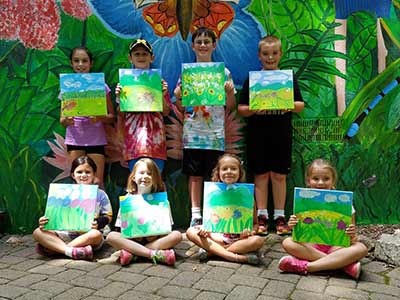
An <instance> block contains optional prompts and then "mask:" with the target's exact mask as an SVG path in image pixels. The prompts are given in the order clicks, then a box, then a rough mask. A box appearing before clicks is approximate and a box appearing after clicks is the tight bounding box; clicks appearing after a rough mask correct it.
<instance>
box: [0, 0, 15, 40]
mask: <svg viewBox="0 0 400 300" xmlns="http://www.w3.org/2000/svg"><path fill="white" fill-rule="evenodd" d="M13 2H14V1H13V0H0V39H7V40H15V39H16V38H17V32H18V31H17V26H15V24H16V23H17V22H16V19H17V7H16V6H15V5H14V3H13Z"/></svg>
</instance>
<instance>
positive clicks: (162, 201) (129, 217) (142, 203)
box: [120, 192, 172, 238]
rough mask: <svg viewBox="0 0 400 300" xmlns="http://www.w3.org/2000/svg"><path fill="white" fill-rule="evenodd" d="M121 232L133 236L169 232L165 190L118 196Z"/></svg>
mask: <svg viewBox="0 0 400 300" xmlns="http://www.w3.org/2000/svg"><path fill="white" fill-rule="evenodd" d="M120 214H121V233H122V236H123V237H127V238H135V237H144V236H153V235H163V234H168V233H170V232H171V223H172V218H171V210H170V205H169V202H168V197H167V193H166V192H161V193H153V194H136V195H131V194H129V195H127V196H126V197H125V196H123V197H120Z"/></svg>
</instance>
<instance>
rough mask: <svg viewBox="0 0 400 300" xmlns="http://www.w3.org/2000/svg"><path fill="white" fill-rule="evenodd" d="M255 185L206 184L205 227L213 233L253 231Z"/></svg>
mask: <svg viewBox="0 0 400 300" xmlns="http://www.w3.org/2000/svg"><path fill="white" fill-rule="evenodd" d="M253 206H254V184H249V183H235V184H225V183H222V182H205V183H204V206H203V219H204V221H203V226H204V228H205V229H206V230H208V231H211V232H223V233H241V232H242V231H243V230H244V229H249V230H252V229H253Z"/></svg>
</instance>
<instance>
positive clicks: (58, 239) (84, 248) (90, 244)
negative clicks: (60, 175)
mask: <svg viewBox="0 0 400 300" xmlns="http://www.w3.org/2000/svg"><path fill="white" fill-rule="evenodd" d="M96 169H97V167H96V164H95V162H94V161H93V160H92V159H91V158H90V157H88V156H81V157H78V158H76V159H74V161H73V162H72V166H71V177H72V178H73V180H74V181H75V182H76V183H77V184H93V182H94V180H95V176H96ZM95 216H96V218H95V219H94V221H93V223H92V229H91V230H90V231H88V232H86V233H81V232H76V231H58V230H57V231H51V230H45V229H44V225H46V224H47V223H48V221H49V219H48V218H47V217H46V216H43V217H41V218H40V219H39V228H37V229H35V231H34V232H33V237H34V239H35V240H36V241H37V242H38V244H37V246H36V251H37V252H38V253H39V254H41V255H52V254H57V253H61V254H65V255H66V256H68V257H72V258H73V259H92V258H93V250H98V249H100V248H101V246H102V245H103V242H104V240H103V234H102V233H101V231H100V230H101V229H103V228H104V226H106V225H107V224H109V223H110V221H111V219H112V209H111V204H110V200H109V199H108V196H107V194H106V193H105V192H104V191H103V190H101V189H99V190H98V193H97V203H96V213H95Z"/></svg>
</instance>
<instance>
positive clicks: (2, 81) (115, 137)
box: [0, 0, 400, 232]
mask: <svg viewBox="0 0 400 300" xmlns="http://www.w3.org/2000/svg"><path fill="white" fill-rule="evenodd" d="M199 26H207V27H210V28H212V29H213V30H214V31H215V32H216V34H217V37H218V42H217V50H216V51H215V52H214V55H213V60H214V61H224V62H225V64H226V66H227V67H228V68H229V69H230V70H231V72H232V76H233V79H234V82H235V85H236V89H237V90H238V91H239V90H240V89H241V85H242V83H243V82H244V80H245V79H246V77H247V75H248V72H249V71H250V70H257V69H259V68H260V64H259V62H258V58H257V44H258V40H259V39H260V38H261V37H262V36H264V35H265V34H274V35H277V36H278V37H280V38H281V39H282V43H283V51H284V56H283V59H282V61H281V64H280V67H281V69H293V70H294V72H295V73H296V75H297V78H298V79H299V84H300V88H301V91H302V94H303V98H304V99H305V101H306V107H305V110H304V111H303V112H302V113H301V114H300V115H299V116H297V117H296V119H295V120H294V122H293V125H294V128H295V137H294V148H293V165H292V172H291V174H290V176H289V178H288V201H287V213H290V212H291V211H292V198H293V196H292V194H293V193H292V192H291V191H293V188H294V187H295V186H304V170H305V166H306V165H307V164H308V163H309V162H310V161H311V160H313V159H314V158H317V157H324V158H327V159H329V160H331V161H332V162H333V163H334V164H335V165H336V167H337V170H338V174H339V182H338V184H337V188H338V189H342V190H351V191H354V200H355V207H356V211H357V221H358V223H361V224H368V223H399V221H400V201H399V199H400V185H399V182H400V171H399V169H400V93H399V91H400V88H399V82H400V67H399V66H400V1H399V0H392V1H390V0H385V1H373V0H369V1H367V0H363V1H358V0H357V1H345V0H342V1H340V0H335V1H332V0H307V1H305V0H304V1H303V0H296V1H294V0H293V1H287V0H271V1H265V0H252V1H250V0H240V1H239V0H237V1H208V0H188V1H178V0H165V1H151V0H137V1H132V0H119V1H102V0H88V1H85V0H61V1H55V0H26V1H22V0H0V185H1V186H0V210H5V211H7V213H8V216H9V222H8V225H7V230H8V231H9V232H30V231H32V229H33V228H34V227H36V226H37V219H38V217H39V216H41V215H42V214H43V212H44V207H45V204H46V199H47V191H48V187H49V184H50V183H51V182H71V181H70V179H69V178H68V176H69V161H68V156H67V152H66V147H65V145H64V134H65V129H64V128H63V127H62V126H61V125H60V123H59V115H60V101H59V100H58V94H59V74H60V73H70V72H72V69H71V67H70V64H69V58H68V57H69V54H70V51H71V49H72V48H74V47H75V46H79V45H86V46H87V47H88V48H89V49H90V50H91V51H92V52H93V54H94V66H93V68H92V71H93V72H104V73H105V78H106V82H107V84H108V85H109V86H110V87H111V89H112V91H114V89H115V86H116V84H117V82H118V69H119V68H129V67H130V65H129V63H128V60H127V49H128V44H129V42H130V40H131V39H132V38H137V37H141V38H145V39H146V40H148V41H149V42H150V43H151V44H152V45H153V47H154V52H155V56H156V59H155V62H154V67H157V68H161V69H162V76H163V78H165V79H166V80H167V81H168V83H169V87H170V89H171V92H172V89H173V88H174V86H175V84H176V81H177V79H178V77H179V74H180V69H181V68H180V66H181V63H183V62H185V63H186V62H193V61H194V54H193V53H192V50H191V42H190V41H191V31H193V29H194V28H197V27H199ZM238 94H239V93H238ZM113 97H115V96H114V93H113ZM113 101H114V104H115V99H113ZM165 122H166V123H167V124H168V125H167V131H168V157H169V159H168V161H167V164H166V170H165V174H164V175H165V181H166V182H167V184H168V196H169V199H170V201H171V205H172V209H173V215H174V219H175V223H176V224H177V225H178V226H186V225H188V222H189V199H188V192H187V181H186V177H185V176H184V175H183V174H182V173H181V161H180V160H181V158H182V140H181V136H182V115H180V114H179V113H178V112H177V111H173V112H172V113H171V115H170V116H168V117H166V119H165ZM226 123H227V137H226V140H227V143H228V145H227V150H228V151H230V152H234V153H237V154H243V151H244V150H245V146H246V142H245V139H244V136H245V130H246V129H245V121H244V120H242V119H241V118H239V117H238V116H237V115H236V113H230V114H227V115H226ZM107 136H108V146H107V148H106V153H107V169H106V178H105V188H106V192H107V193H108V195H109V196H110V199H111V201H112V203H113V206H114V208H115V209H116V208H117V205H118V203H117V201H118V200H117V199H118V196H119V195H121V194H124V186H125V184H126V179H127V176H128V169H127V168H126V164H125V162H124V161H123V159H122V139H123V137H122V135H121V133H120V131H119V130H118V124H115V125H114V126H108V127H107Z"/></svg>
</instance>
